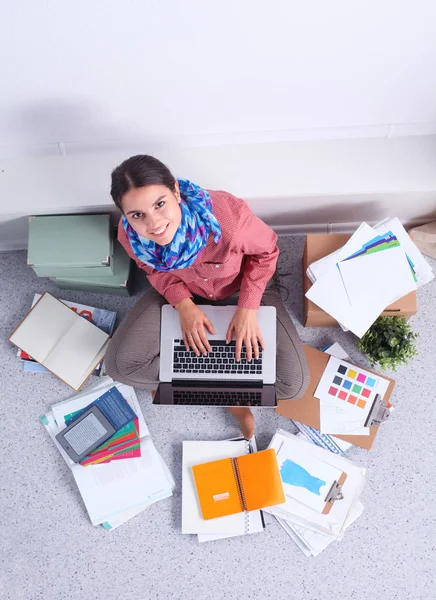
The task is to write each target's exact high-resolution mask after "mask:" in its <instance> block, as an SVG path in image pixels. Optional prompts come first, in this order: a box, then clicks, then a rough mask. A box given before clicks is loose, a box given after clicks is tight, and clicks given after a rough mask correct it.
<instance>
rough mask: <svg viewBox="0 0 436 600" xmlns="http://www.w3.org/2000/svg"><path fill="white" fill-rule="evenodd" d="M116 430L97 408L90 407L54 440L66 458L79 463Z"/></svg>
mask: <svg viewBox="0 0 436 600" xmlns="http://www.w3.org/2000/svg"><path fill="white" fill-rule="evenodd" d="M115 431H116V429H115V428H114V427H113V426H112V425H111V423H110V422H109V421H108V419H106V417H105V416H104V414H103V413H102V412H101V410H100V409H99V408H98V407H97V406H91V408H89V409H87V410H86V411H85V412H84V413H83V414H82V415H80V417H79V418H78V419H76V420H75V421H73V423H71V424H70V425H68V427H65V429H63V430H62V431H60V432H59V433H58V434H57V436H56V440H57V441H58V442H59V444H60V445H61V447H62V448H63V449H64V450H65V452H66V453H67V454H68V456H69V457H70V458H71V459H72V460H73V461H74V462H76V463H77V462H79V461H80V460H81V459H82V458H84V457H85V456H87V455H88V454H89V453H90V452H92V450H95V448H97V447H98V446H100V445H101V444H103V443H104V442H105V441H106V440H107V439H108V438H110V437H111V436H112V435H113V434H114V433H115Z"/></svg>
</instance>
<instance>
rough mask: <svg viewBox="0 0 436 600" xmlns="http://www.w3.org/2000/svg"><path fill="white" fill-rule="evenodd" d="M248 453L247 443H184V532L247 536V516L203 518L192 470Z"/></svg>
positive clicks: (242, 514) (241, 514) (242, 441)
mask: <svg viewBox="0 0 436 600" xmlns="http://www.w3.org/2000/svg"><path fill="white" fill-rule="evenodd" d="M246 453H247V442H246V441H245V440H241V441H227V440H225V441H218V442H213V441H205V442H203V441H199V442H191V441H185V442H183V465H182V469H183V476H182V479H183V484H182V533H201V534H203V533H206V534H233V535H243V534H244V533H245V513H238V514H235V515H228V516H225V517H219V518H218V519H208V520H206V521H205V520H204V519H203V517H202V515H201V510H200V504H199V502H198V497H197V491H196V488H195V483H194V478H193V475H192V467H193V466H194V465H198V464H201V463H206V462H210V461H213V460H220V459H222V458H230V457H232V458H236V457H237V456H243V455H244V454H246Z"/></svg>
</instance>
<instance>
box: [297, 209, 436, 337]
mask: <svg viewBox="0 0 436 600" xmlns="http://www.w3.org/2000/svg"><path fill="white" fill-rule="evenodd" d="M307 275H308V277H309V279H310V280H311V281H312V282H313V285H312V287H311V288H310V289H309V291H308V292H307V293H306V296H307V298H309V299H310V300H312V302H314V303H315V304H317V305H318V306H319V307H320V308H322V309H323V310H325V311H326V312H327V313H329V314H330V315H332V316H333V317H334V318H335V319H336V320H337V321H338V322H339V323H340V324H341V325H342V326H343V328H346V329H349V330H351V331H352V332H353V333H355V334H356V335H357V336H358V337H362V336H363V335H364V334H365V332H366V331H367V330H368V329H369V327H370V326H371V325H372V324H373V323H374V321H375V320H376V319H377V317H378V316H379V315H380V314H381V313H382V312H383V310H384V309H385V308H386V306H388V305H389V304H392V303H393V302H395V301H396V300H398V299H399V298H402V297H403V296H405V295H406V294H408V293H409V292H411V291H413V290H416V289H417V287H418V286H420V285H423V284H424V283H427V282H428V281H431V279H432V278H433V273H432V270H431V267H430V265H429V264H428V263H427V261H426V260H425V259H424V257H423V256H422V254H421V253H420V251H419V250H418V248H417V247H416V246H415V244H414V243H413V242H412V240H411V239H410V238H409V236H408V235H407V233H406V231H405V230H404V228H403V226H402V225H401V223H400V221H399V220H398V219H389V220H386V221H383V222H382V223H379V224H378V225H376V226H375V227H370V226H369V225H368V224H367V223H362V225H361V226H360V227H359V228H358V229H357V231H356V232H355V233H354V234H353V236H352V237H351V238H350V240H349V241H348V242H347V243H346V244H345V246H343V247H342V248H340V249H339V250H337V251H336V252H334V253H332V254H330V255H329V256H327V257H325V258H323V259H321V260H319V261H317V262H315V263H312V264H311V265H310V266H309V268H308V270H307Z"/></svg>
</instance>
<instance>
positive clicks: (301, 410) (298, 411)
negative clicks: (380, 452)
mask: <svg viewBox="0 0 436 600" xmlns="http://www.w3.org/2000/svg"><path fill="white" fill-rule="evenodd" d="M303 348H304V352H305V354H306V359H307V362H308V365H309V371H310V380H309V385H308V386H307V390H306V393H305V394H304V396H302V397H301V398H297V399H296V400H279V401H278V404H277V408H276V409H275V411H276V413H277V414H279V415H281V416H282V417H287V418H288V419H292V420H293V421H298V422H299V423H303V424H304V425H309V426H310V427H314V428H315V429H319V428H320V414H319V399H318V398H315V397H314V395H313V394H314V392H315V390H316V388H317V387H318V383H319V381H320V379H321V377H322V374H323V373H324V369H325V368H326V365H327V363H328V361H329V359H330V355H329V354H326V353H325V352H321V350H317V349H316V348H312V347H311V346H307V345H306V344H303ZM347 362H348V361H347ZM351 364H352V363H350V365H351ZM356 366H357V365H356ZM365 370H366V371H368V372H369V373H373V374H374V375H376V376H377V377H380V378H382V379H386V380H387V381H389V387H388V389H387V392H386V394H385V395H384V397H383V400H384V402H388V401H389V398H390V396H391V394H392V390H393V389H394V385H395V381H394V379H390V378H389V377H386V376H384V375H380V373H377V372H375V371H371V370H370V369H367V368H366V367H365ZM378 428H379V426H375V425H372V426H371V427H370V433H369V435H336V434H335V437H338V438H339V439H341V440H344V441H346V442H349V443H350V444H354V445H355V446H360V447H361V448H365V450H369V449H370V448H371V446H372V445H373V443H374V439H375V436H376V435H377V431H378Z"/></svg>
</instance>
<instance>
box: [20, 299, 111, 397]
mask: <svg viewBox="0 0 436 600" xmlns="http://www.w3.org/2000/svg"><path fill="white" fill-rule="evenodd" d="M108 340H109V336H108V334H107V333H105V332H104V331H101V329H99V328H98V327H96V326H95V325H93V324H92V323H90V322H89V321H87V320H86V319H84V318H82V317H81V316H79V315H78V314H76V313H75V312H74V311H73V310H71V309H70V308H68V307H67V306H66V305H65V304H64V303H63V302H61V301H60V300H58V299H57V298H55V297H54V296H52V295H51V294H49V293H48V292H45V293H44V294H43V295H42V296H41V298H40V299H39V300H38V302H37V303H36V304H35V305H34V307H33V308H32V309H31V310H30V312H29V313H28V315H27V317H26V318H25V319H24V320H23V321H22V322H21V323H20V325H18V327H17V328H16V329H15V331H14V332H13V334H12V335H11V336H10V338H9V341H10V342H12V343H13V344H15V345H16V346H18V347H19V348H21V349H22V350H24V351H25V352H27V354H29V355H30V356H32V357H33V358H34V359H35V360H36V361H37V362H38V363H40V364H41V365H43V366H44V367H45V368H46V369H48V370H49V371H51V372H52V373H53V374H54V375H56V376H57V377H59V379H62V381H64V382H65V383H67V384H68V385H69V386H71V387H72V388H73V389H74V390H79V389H80V388H81V387H82V385H83V384H84V383H85V381H86V380H87V379H88V377H89V376H90V375H91V373H92V372H93V371H94V369H95V367H96V366H97V365H98V364H99V363H100V361H101V360H102V358H103V357H104V354H105V352H106V347H107V344H108Z"/></svg>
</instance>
